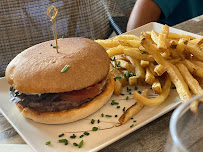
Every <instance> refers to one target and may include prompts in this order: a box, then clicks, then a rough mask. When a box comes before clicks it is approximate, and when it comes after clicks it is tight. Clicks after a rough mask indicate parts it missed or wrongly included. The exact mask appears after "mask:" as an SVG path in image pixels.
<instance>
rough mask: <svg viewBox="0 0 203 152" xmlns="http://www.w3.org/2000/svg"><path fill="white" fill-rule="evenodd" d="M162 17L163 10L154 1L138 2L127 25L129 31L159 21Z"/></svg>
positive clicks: (139, 0)
mask: <svg viewBox="0 0 203 152" xmlns="http://www.w3.org/2000/svg"><path fill="white" fill-rule="evenodd" d="M160 15H161V9H160V8H159V6H158V5H157V4H156V3H155V2H154V1H153V0H137V2H136V3H135V6H134V8H133V10H132V12H131V15H130V18H129V21H128V24H127V31H130V30H132V29H134V28H137V27H139V26H142V25H144V24H146V23H149V22H153V21H158V19H159V16H160Z"/></svg>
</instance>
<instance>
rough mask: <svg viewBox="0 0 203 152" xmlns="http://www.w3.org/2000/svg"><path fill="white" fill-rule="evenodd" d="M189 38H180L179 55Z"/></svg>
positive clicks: (178, 44)
mask: <svg viewBox="0 0 203 152" xmlns="http://www.w3.org/2000/svg"><path fill="white" fill-rule="evenodd" d="M187 41H188V40H187V39H184V38H181V39H179V41H178V43H177V46H176V50H177V52H178V53H179V55H181V54H182V53H183V51H184V49H185V47H186V45H185V43H186V42H187Z"/></svg>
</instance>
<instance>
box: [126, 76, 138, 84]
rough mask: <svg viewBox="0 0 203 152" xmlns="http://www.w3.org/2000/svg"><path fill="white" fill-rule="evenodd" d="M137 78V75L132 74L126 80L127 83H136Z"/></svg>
mask: <svg viewBox="0 0 203 152" xmlns="http://www.w3.org/2000/svg"><path fill="white" fill-rule="evenodd" d="M137 79H138V77H137V76H132V77H129V79H128V81H129V85H131V86H132V85H135V84H137Z"/></svg>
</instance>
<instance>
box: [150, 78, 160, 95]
mask: <svg viewBox="0 0 203 152" xmlns="http://www.w3.org/2000/svg"><path fill="white" fill-rule="evenodd" d="M152 90H153V91H154V93H156V94H161V93H162V88H161V84H160V82H159V80H158V79H155V80H154V82H153V84H152Z"/></svg>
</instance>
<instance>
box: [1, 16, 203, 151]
mask: <svg viewBox="0 0 203 152" xmlns="http://www.w3.org/2000/svg"><path fill="white" fill-rule="evenodd" d="M174 27H175V28H177V29H181V30H185V31H188V32H191V33H195V34H199V35H203V15H201V16H198V17H196V18H193V19H190V20H188V21H185V22H182V23H180V24H178V25H175V26H174ZM172 112H173V111H171V112H168V113H166V114H165V115H163V116H161V117H159V118H158V119H156V120H154V121H152V122H151V123H149V124H147V125H145V126H143V127H142V128H140V129H138V130H136V131H134V132H133V133H131V134H129V135H127V136H125V137H123V138H122V139H120V140H118V141H116V142H115V143H113V144H111V145H109V146H107V147H105V148H104V149H102V150H100V151H101V152H134V151H136V152H138V151H141V152H142V151H144V152H161V151H164V146H165V143H166V140H167V135H168V131H169V121H170V117H171V114H172ZM0 151H1V152H4V151H6V152H11V151H12V152H13V151H15V152H18V151H19V152H33V150H32V149H31V148H30V147H29V146H28V145H27V144H26V143H25V141H24V140H23V139H22V138H21V137H20V135H19V134H18V133H17V132H16V131H15V129H14V128H13V127H12V126H11V125H10V124H9V122H8V121H7V120H6V118H4V116H3V115H2V114H1V113H0Z"/></svg>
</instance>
